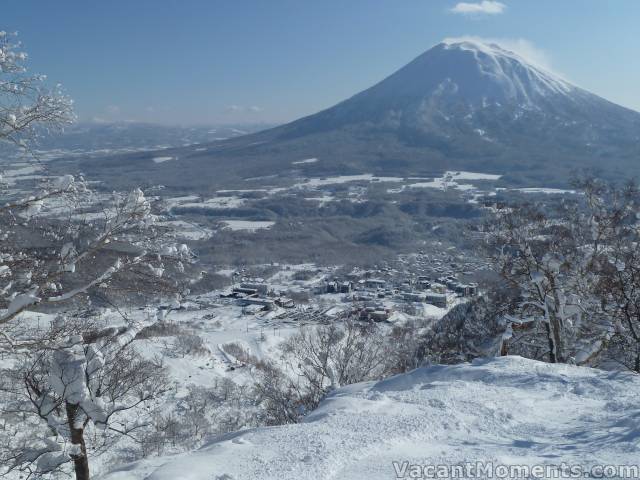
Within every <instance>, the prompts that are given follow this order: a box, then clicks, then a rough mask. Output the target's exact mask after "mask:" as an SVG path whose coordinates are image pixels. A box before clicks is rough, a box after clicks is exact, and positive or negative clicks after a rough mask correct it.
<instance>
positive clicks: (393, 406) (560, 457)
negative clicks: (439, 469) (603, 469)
mask: <svg viewBox="0 0 640 480" xmlns="http://www.w3.org/2000/svg"><path fill="white" fill-rule="evenodd" d="M638 394H640V377H637V376H633V375H631V374H627V373H621V372H605V371H601V370H595V369H588V368H581V367H574V366H568V365H551V364H546V363H540V362H536V361H532V360H526V359H523V358H520V357H502V358H494V359H488V360H482V361H476V362H474V363H473V364H462V365H455V366H433V367H427V368H420V369H417V370H414V371H413V372H410V373H408V374H404V375H398V376H395V377H392V378H390V379H387V380H384V381H381V382H371V383H363V384H358V385H352V386H350V387H346V388H342V389H340V390H338V391H336V392H335V393H334V394H333V395H331V396H330V397H328V398H327V399H326V400H325V401H324V402H323V404H322V405H321V406H320V407H319V408H318V409H317V410H316V411H315V412H314V413H313V414H311V415H310V416H309V417H308V418H307V419H306V422H305V423H302V424H297V425H286V426H280V427H272V428H259V429H254V430H248V431H244V432H238V433H234V434H230V435H226V436H223V437H220V438H216V439H212V440H211V441H210V442H209V443H208V444H207V445H206V446H204V447H203V448H202V449H200V450H198V451H196V452H193V453H190V454H185V455H179V456H174V457H170V458H157V459H150V460H145V461H142V462H139V463H136V464H133V465H129V466H127V467H124V468H121V469H119V470H117V471H114V472H111V474H109V475H107V476H106V477H105V480H140V479H143V478H144V479H149V480H174V479H182V480H200V479H202V480H204V479H207V480H211V479H226V480H231V479H243V480H247V479H262V480H267V479H274V480H275V479H278V480H287V479H296V480H300V479H310V480H311V479H313V480H317V479H332V478H344V479H353V480H358V479H362V480H364V479H367V480H372V479H374V480H375V479H385V480H388V479H390V478H396V470H395V469H394V465H393V462H394V461H396V462H400V463H399V464H398V465H396V467H398V468H401V467H402V462H404V461H407V462H408V463H409V464H418V465H426V464H432V465H451V464H464V463H465V462H473V463H475V462H493V463H494V465H498V464H501V465H505V464H506V465H514V464H518V465H521V464H525V465H559V464H561V463H562V462H564V463H566V464H569V465H578V466H581V467H582V468H585V469H587V470H590V469H591V468H592V467H593V466H597V465H614V464H615V465H631V464H634V463H637V460H638V455H637V452H638V447H640V408H639V405H638V402H637V398H638ZM406 475H407V478H410V477H409V476H408V473H407V474H406Z"/></svg>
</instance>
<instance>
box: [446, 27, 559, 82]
mask: <svg viewBox="0 0 640 480" xmlns="http://www.w3.org/2000/svg"><path fill="white" fill-rule="evenodd" d="M443 41H444V43H458V42H464V41H469V42H476V43H484V44H487V45H489V44H496V45H499V46H500V47H502V48H504V49H505V50H509V51H511V52H513V53H516V54H518V55H519V56H521V57H522V58H524V59H525V60H527V61H528V62H529V63H531V64H533V65H535V66H537V67H538V68H541V69H543V70H547V71H549V72H551V73H554V74H555V75H558V76H560V77H562V78H565V76H564V75H563V74H562V73H560V72H558V71H557V70H556V69H555V68H554V67H553V66H552V61H551V56H550V55H549V54H548V53H547V52H546V51H544V50H542V49H541V48H539V47H537V46H536V45H534V44H533V43H532V42H531V41H529V40H527V39H524V38H487V37H477V36H473V35H464V36H461V37H450V38H445V39H444V40H443Z"/></svg>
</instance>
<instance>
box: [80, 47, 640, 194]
mask: <svg viewBox="0 0 640 480" xmlns="http://www.w3.org/2000/svg"><path fill="white" fill-rule="evenodd" d="M167 154H168V155H174V156H175V157H176V158H179V161H178V162H166V163H162V164H157V165H153V164H152V163H151V162H150V160H151V158H152V155H140V156H137V157H136V158H125V157H120V158H116V159H110V160H108V161H105V162H101V165H95V164H94V165H92V167H93V168H96V169H97V170H98V171H100V170H103V169H105V168H109V166H110V165H118V166H119V167H120V168H124V169H125V170H129V171H130V172H131V173H135V172H137V171H140V169H141V166H142V165H141V164H140V162H142V163H143V164H144V165H146V167H148V168H144V171H145V177H144V178H147V179H149V178H154V179H157V180H158V181H161V182H163V183H167V182H168V183H169V184H171V182H172V181H173V182H174V183H177V184H186V183H188V182H192V184H193V185H195V186H202V187H204V186H206V185H207V182H213V183H229V182H231V183H234V182H239V181H241V180H242V179H243V178H247V177H257V176H270V175H295V174H300V173H303V174H304V175H307V176H318V175H328V174H349V173H365V172H367V173H373V174H377V175H382V174H385V175H430V174H435V173H439V172H442V171H444V170H451V169H466V170H472V171H479V172H488V173H499V174H505V176H504V177H503V178H504V180H505V181H507V182H509V183H511V184H522V185H525V184H527V185H534V184H535V185H538V184H544V185H546V186H551V185H556V184H557V185H560V184H565V183H566V181H567V180H568V179H569V178H570V176H571V175H572V174H573V173H574V172H579V171H582V170H594V169H595V170H596V171H600V172H601V174H602V175H603V176H606V177H610V178H627V177H629V176H630V175H632V176H634V175H637V174H639V173H640V113H638V112H635V111H633V110H630V109H627V108H624V107H621V106H619V105H616V104H614V103H611V102H609V101H607V100H605V99H603V98H601V97H598V96H597V95H594V94H592V93H590V92H588V91H586V90H584V89H582V88H579V87H577V86H575V85H573V84H571V83H569V82H568V81H566V80H564V79H562V78H561V77H559V76H557V75H555V74H553V73H551V72H549V71H546V70H544V69H543V68H541V67H539V66H537V65H535V64H533V63H531V62H529V61H527V60H526V59H524V58H523V57H521V56H519V55H517V54H516V53H514V52H511V51H509V50H506V49H504V48H502V47H500V46H499V45H496V44H486V43H481V42H475V41H468V40H460V41H447V42H443V43H440V44H438V45H436V46H434V47H433V48H431V49H430V50H428V51H427V52H425V53H424V54H422V55H420V56H419V57H418V58H416V59H415V60H413V61H412V62H411V63H409V64H408V65H406V66H405V67H403V68H401V69H400V70H398V71H397V72H395V73H394V74H392V75H391V76H389V77H388V78H386V79H384V80H383V81H381V82H380V83H378V84H376V85H374V86H373V87H371V88H369V89H367V90H365V91H363V92H361V93H359V94H357V95H355V96H353V97H351V98H350V99H348V100H345V101H343V102H341V103H339V104H337V105H335V106H333V107H331V108H329V109H327V110H324V111H321V112H319V113H316V114H314V115H310V116H308V117H305V118H302V119H299V120H296V121H294V122H291V123H289V124H286V125H282V126H279V127H276V128H273V129H270V130H265V131H262V132H258V133H254V134H250V135H245V136H241V137H236V138H233V139H229V140H225V141H217V142H214V143H209V144H207V145H206V146H202V145H201V146H199V147H198V148H193V147H185V148H180V149H175V150H173V151H169V152H168V153H167ZM309 158H314V159H318V161H315V162H308V163H301V162H300V161H302V160H304V159H309ZM151 167H153V168H151ZM178 172H179V173H180V176H179V178H176V175H175V174H176V173H178Z"/></svg>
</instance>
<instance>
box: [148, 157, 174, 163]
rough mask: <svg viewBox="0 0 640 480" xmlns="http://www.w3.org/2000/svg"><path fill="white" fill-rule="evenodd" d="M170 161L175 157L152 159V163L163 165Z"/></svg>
mask: <svg viewBox="0 0 640 480" xmlns="http://www.w3.org/2000/svg"><path fill="white" fill-rule="evenodd" d="M170 160H175V157H153V162H154V163H164V162H168V161H170Z"/></svg>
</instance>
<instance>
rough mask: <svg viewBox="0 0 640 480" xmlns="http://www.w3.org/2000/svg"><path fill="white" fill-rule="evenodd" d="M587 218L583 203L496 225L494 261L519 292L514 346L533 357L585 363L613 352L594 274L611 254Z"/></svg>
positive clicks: (491, 236) (540, 208) (502, 219)
mask: <svg viewBox="0 0 640 480" xmlns="http://www.w3.org/2000/svg"><path fill="white" fill-rule="evenodd" d="M585 215H586V213H585V211H584V205H582V204H579V203H570V202H562V203H560V204H537V205H517V206H513V207H512V208H510V209H509V210H508V211H507V212H506V213H500V214H498V215H497V216H496V217H494V218H492V219H491V222H490V223H489V224H488V227H487V230H486V231H487V233H488V242H487V247H488V249H489V252H490V254H489V258H490V260H491V262H492V264H493V266H494V268H495V270H496V272H497V273H498V274H499V275H500V276H501V277H502V279H503V280H504V281H505V282H506V283H507V287H508V289H511V290H513V291H515V292H516V293H517V294H516V295H515V296H512V297H511V299H512V300H513V302H514V303H513V305H511V308H509V309H508V310H509V313H508V314H505V316H504V318H505V319H506V320H507V324H508V325H507V327H508V331H510V332H512V333H513V335H512V338H511V339H510V340H509V342H510V343H511V344H515V343H516V342H518V341H519V342H520V343H521V344H520V346H521V347H524V349H525V350H526V353H525V354H526V355H527V356H531V357H533V358H539V359H546V360H548V361H550V362H552V363H556V362H558V363H565V362H575V363H579V364H582V363H586V362H587V361H589V360H590V359H592V358H593V357H594V356H596V355H598V354H599V353H600V352H601V351H602V350H603V349H604V347H605V340H606V338H607V333H608V330H609V322H608V321H607V318H606V316H603V315H601V312H600V310H599V308H597V303H598V298H597V295H595V292H594V286H595V284H596V282H597V272H596V271H595V270H594V268H593V267H594V259H596V258H597V257H598V256H599V255H600V252H601V249H602V248H603V247H602V244H601V243H598V237H597V236H594V235H592V232H591V229H590V228H589V226H588V225H589V222H588V218H585ZM540 333H541V334H542V335H540ZM507 336H508V335H506V332H505V339H506V337H507ZM540 338H544V343H540V342H539V341H538V339H540Z"/></svg>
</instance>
